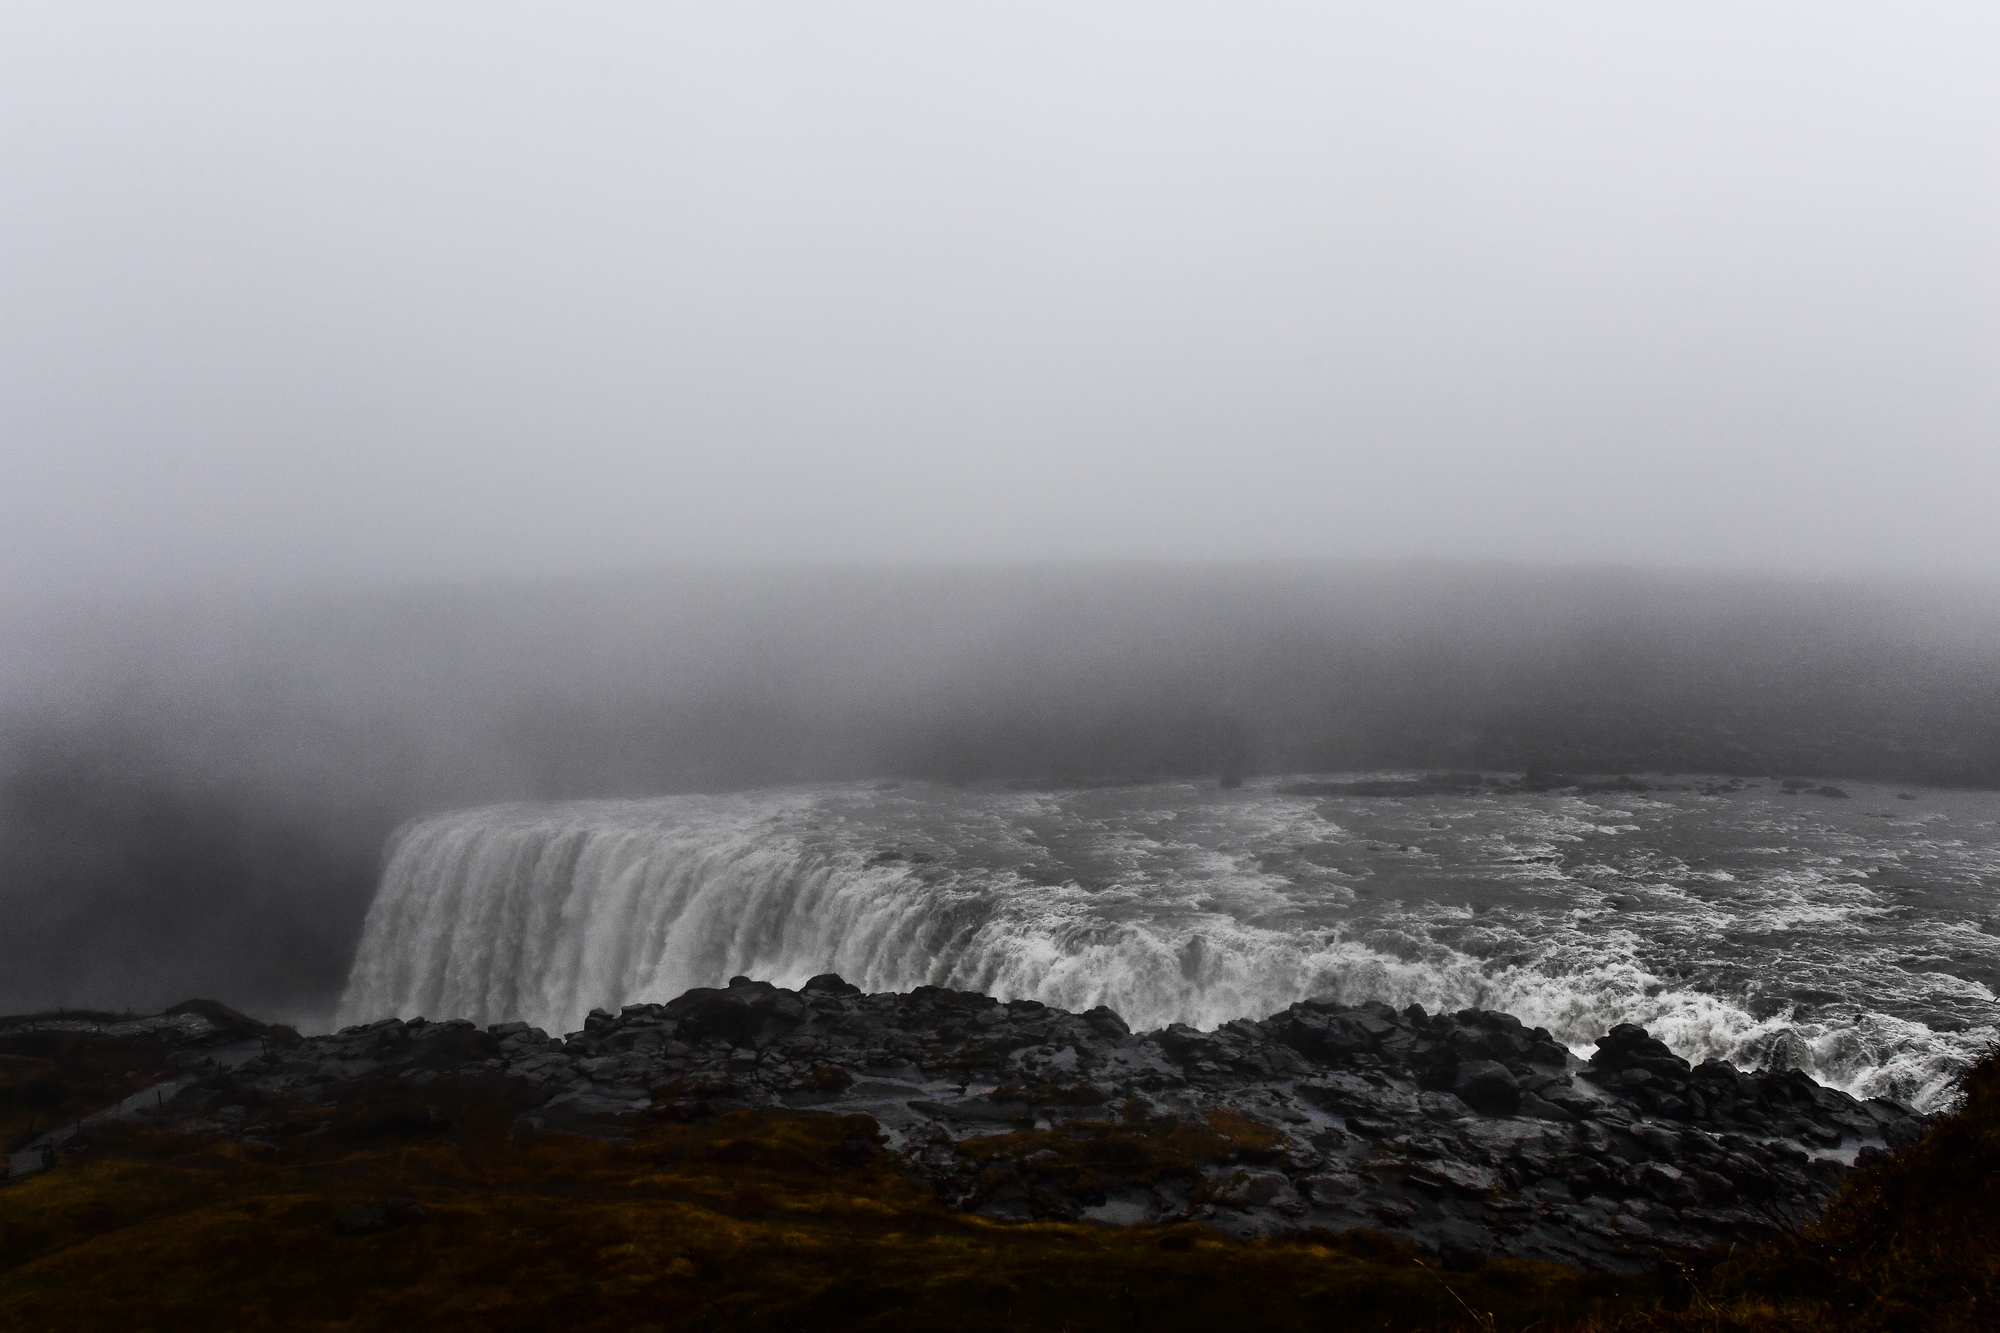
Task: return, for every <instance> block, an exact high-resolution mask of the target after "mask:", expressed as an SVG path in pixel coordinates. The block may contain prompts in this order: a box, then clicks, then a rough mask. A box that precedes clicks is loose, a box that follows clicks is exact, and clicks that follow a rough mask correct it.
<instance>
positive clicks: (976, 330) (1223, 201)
mask: <svg viewBox="0 0 2000 1333" xmlns="http://www.w3.org/2000/svg"><path fill="white" fill-rule="evenodd" d="M1996 68H2000V10H1995V9H1994V8H1993V7H1992V6H1990V5H1985V4H1965V5H1924V4H1917V5H1896V6H1888V5H1881V4H1824V3H1814V4H1756V5H1742V4H1726V5H1725V4H1673V5H1664V4H1618V5H1602V4H1566V5H1551V4H1544V3H1515V4H1508V5H1484V4H1481V5H1471V4H1466V5H1436V4H1367V5H1362V4H1306V5H1280V4H1263V5H1242V4H1221V3H1217V4H1210V5H1187V4H1163V3H1158V2H1157V0H1149V2H1148V3H1143V4H1131V5H1118V4H1089V5H1076V4H1060V5H1058V4H1021V3H1009V4H1005V5H1000V4H991V5H980V6H965V5H936V4H915V3H912V4H905V5H874V4H847V5H819V4H795V5H758V4H750V3H732V4H727V5H675V6H663V5H656V4H646V5H615V4H593V5H588V6H579V5H554V4H549V5H539V6H523V5H515V4H496V3H491V2H490V0H482V3H478V4H440V3H432V4H425V5H420V6H409V5H386V4H357V3H343V4H339V5H333V4H321V5H271V4H261V3H260V4H241V5H233V4H194V3H176V4H171V5H167V4H146V5H131V4H118V5H93V4H84V3H65V4H48V3H28V4H21V3H10V4H6V5H4V6H0V462H4V476H0V595H4V596H6V597H8V598H19V597H23V596H25V597H28V598H30V599H37V598H39V597H42V596H48V595H67V594H69V593H72V592H76V591H93V592H103V591H114V592H122V591H132V590H145V589H151V588H158V587H161V586H189V585H195V586H201V585H214V584H220V585H229V584H237V583H262V584H279V585H290V584H306V583H314V584H318V583H335V584H338V583H351V582H357V581H377V580H382V579H397V578H405V577H421V578H437V577H447V578H457V577H464V576H467V575H482V574H508V573H526V572H541V571H563V570H572V569H588V568H594V567H603V566H617V565H633V564H645V563H650V562H668V561H672V562H678V561H686V560H699V561H709V560H724V561H740V560H751V561H784V560H800V559H803V560H863V561H873V560H950V561H962V560H990V559H1044V558H1057V557H1074V556H1134V557H1168V558H1199V557H1210V556H1314V555H1333V556H1345V555H1357V554H1369V553H1378V554H1389V555H1408V554H1429V555H1440V556H1481V557H1484V556H1498V557H1506V558H1516V559H1538V560H1540V559H1547V560H1574V559H1586V560H1589V559H1620V560H1630V561H1638V562H1668V563H1701V564H1725V565H1737V566H1766V567H1774V568H1781V569H1814V570H1825V571H1829V572H1866V571H1878V572H1891V571H1917V572H1922V571H1935V570H1952V571H1957V572H1963V573H1970V574H1973V575H1975V576H1978V577H1994V576H2000V542H1996V541H1995V540H1994V531H1995V528H1996V526H2000V525H1996V523H1995V521H1994V512H1995V509H1996V507H1997V506H1996V498H2000V376H1996V374H1995V370H1996V361H2000V358H1996V353H2000V321H1997V320H1996V309H2000V306H1996V298H2000V171H1996V166H1997V165H2000V79H1996V78H1995V77H1994V70H1995V69H1996Z"/></svg>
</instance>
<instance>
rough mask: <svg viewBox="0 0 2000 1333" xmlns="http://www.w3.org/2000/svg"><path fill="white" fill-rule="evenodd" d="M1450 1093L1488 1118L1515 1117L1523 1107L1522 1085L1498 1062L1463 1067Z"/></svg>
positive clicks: (1454, 1080)
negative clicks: (1499, 1116)
mask: <svg viewBox="0 0 2000 1333" xmlns="http://www.w3.org/2000/svg"><path fill="white" fill-rule="evenodd" d="M1451 1090H1452V1091H1453V1092H1454V1093H1456V1094H1457V1095H1458V1097H1459V1099H1460V1100H1461V1101H1463V1102H1464V1103H1465V1104H1466V1105H1467V1106H1470V1107H1471V1108H1472V1109H1473V1110H1475V1111H1479V1112H1481V1113H1483V1114H1486V1115H1512V1114H1514V1112H1515V1111H1517V1110H1519V1109H1520V1106H1521V1085H1520V1083H1519V1082H1518V1081H1517V1080H1516V1079H1515V1077H1514V1075H1513V1073H1512V1072H1511V1071H1509V1070H1508V1068H1507V1066H1505V1065H1503V1064H1501V1063H1499V1062H1498V1061H1496V1060H1470V1061H1466V1062H1465V1063H1462V1064H1460V1065H1459V1066H1458V1076H1457V1077H1456V1078H1454V1079H1453V1080H1452V1085H1451Z"/></svg>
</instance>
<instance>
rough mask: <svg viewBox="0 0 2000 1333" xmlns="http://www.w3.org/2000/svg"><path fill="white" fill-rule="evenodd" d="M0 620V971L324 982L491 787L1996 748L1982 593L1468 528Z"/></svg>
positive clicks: (11, 977)
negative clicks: (396, 889) (1550, 556)
mask: <svg viewBox="0 0 2000 1333" xmlns="http://www.w3.org/2000/svg"><path fill="white" fill-rule="evenodd" d="M16 628H17V629H18V630H20V631H21V632H18V633H15V634H12V635H10V636H8V641H9V642H10V643H11V644H13V645H14V647H13V655H12V656H11V658H10V659H9V661H8V665H7V671H8V681H9V689H8V693H7V698H6V707H5V712H4V733H0V743H3V744H4V758H5V763H6V769H5V775H6V776H5V783H4V788H0V800H4V811H3V812H0V814H3V815H4V819H3V820H0V839H3V840H4V841H0V865H4V866H5V868H6V871H5V877H4V879H0V913H4V916H5V919H6V920H7V922H8V926H9V928H8V930H7V931H6V932H5V933H4V940H5V943H4V945H0V950H3V951H4V957H0V1007H4V1008H7V1009H21V1008H24V1007H34V1006H39V1005H43V1004H53V1003H66V1004H73V1005H74V1004H84V1003H92V1004H101V1005H112V1006H118V1005H123V1004H132V1005H146V1004H153V1003H158V1002H163V1001H171V1000H174V999H179V998H185V997H186V996H187V995H189V994H192V993H204V994H210V995H214V996H216V997H218V998H221V999H224V1000H226V1001H229V1002H231V1003H236V1004H239V1005H243V1006H246V1007H249V1008H253V1009H256V1010H258V1011H260V1012H268V1013H297V1014H306V1015H318V1014H322V1013H323V1012H324V1010H325V1008H326V1007H327V1006H328V1005H329V1004H330V1003H331V1000H332V997H333V996H334V995H335V994H336V992H337V991H338V988H339V985H340V983H341V981H342V979H343V978H344V975H345V970H346V967H347V964H348V959H349V957H350V955H351V950H352V947H353V942H354V939H355V936H356V934H357V932H358V929H359V923H360V917H361V913H362V912H363V910H364V909H365V907H366V905H367V902H368V898H369V895H370V893H371V892H372V889H373V885H374V880H375V875H376V872H377V869H378V856H379V852H380V847H381V844H382V841H383V839H384V838H385V837H386V835H387V834H388V833H389V832H390V831H391V830H392V829H393V828H394V827H395V826H396V825H397V824H398V823H400V822H401V821H402V820H404V819H407V818H409V817H412V816H414V815H417V814H420V813H425V812H431V811H437V810H441V809H448V808H454V807H459V806H466V805H472V804H478V803H483V802H491V801H500V800H511V799H535V800H549V799H562V798H572V797H590V796H615V795H646V794H659V793H670V792H682V791H702V790H718V789H726V788H731V787H741V786H755V785H765V784H772V783H788V782H803V781H813V780H819V779H836V778H857V777H905V778H933V779H940V780H954V779H958V780H964V779H973V778H1008V779H1017V780H1023V781H1032V782H1048V783H1070V782H1078V781H1088V780H1093V779H1099V778H1106V777H1132V778H1147V777H1160V776H1168V775H1190V776H1197V777H1200V778H1202V779H1203V780H1212V779H1218V778H1220V777H1221V776H1222V775H1223V774H1225V773H1231V772H1234V773H1289V772H1319V771H1341V770H1352V769H1369V768H1381V767H1414V768H1489V769H1525V768H1552V769H1559V770H1566V771H1570V772H1599V773H1615V772H1621V771H1635V772H1636V771H1658V770H1666V771H1680V772H1688V771H1712V772H1723V773H1737V774H1748V775H1768V774H1784V775H1813V776H1824V777H1829V778H1838V777H1841V776H1848V777H1876V778H1888V779H1896V780H1901V781H1908V782H1913V783H1940V784H1973V785H1986V786H2000V713H1996V711H1995V709H1994V707H1993V702H1992V701H1993V700H1994V699H1995V698H2000V594H1997V593H1996V592H1995V590H1994V589H1991V588H1983V587H1979V586H1974V585H1951V586H1947V585H1938V584H1930V585H1917V584H1889V583H1878V584H1872V585H1868V584H1857V583H1836V582H1810V581H1798V580H1783V579H1774V578H1761V579H1752V578H1701V577H1695V576H1689V575H1684V574H1683V575H1664V574H1658V573H1648V572H1643V571H1634V570H1621V569H1613V568H1536V567H1519V566H1506V565H1466V564H1442V563H1433V564H1414V565H1413V564H1361V565H1357V564H1345V565H1341V564H1324V563H1294V564H1235V565H1191V566H1158V565H1119V564H1077V565H1044V566H1032V567H1012V568H956V569H943V568H935V569H918V568H903V569H883V568H874V569H869V568H858V567H856V568H820V569H797V568H794V569H767V570H761V571H741V570H739V571H718V570H703V571H681V572H677V573H643V574H642V573H635V574H630V575H625V576H618V577H605V578H599V579H582V580H551V581H541V582H517V583H490V584H480V585H458V586H435V587H427V588H426V587H411V588H403V589H388V590H381V591H377V592H372V593H356V594H339V595H330V594H329V595H313V596H301V595H294V596H288V597H271V598H266V599H262V600H235V601H230V600H209V601H206V602H202V603H196V602H194V601H191V600H186V599H184V600H182V601H180V602H178V603H173V604H166V603H126V604H123V605H120V606H117V607H112V608H104V607H100V608H97V609H94V610H93V609H78V610H73V611H71V612H69V613H65V614H64V615H63V616H61V617H47V616H45V617H41V618H38V619H37V620H36V621H35V622H34V623H33V624H32V625H17V627H16Z"/></svg>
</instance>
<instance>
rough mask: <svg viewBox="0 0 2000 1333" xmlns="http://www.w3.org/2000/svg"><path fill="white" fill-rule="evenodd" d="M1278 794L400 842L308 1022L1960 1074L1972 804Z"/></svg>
mask: <svg viewBox="0 0 2000 1333" xmlns="http://www.w3.org/2000/svg"><path fill="white" fill-rule="evenodd" d="M1290 781H1294V780H1289V779H1261V780H1253V781H1251V782H1250V783H1248V784H1246V785H1245V786H1243V787H1242V788H1240V789H1238V790H1234V791H1224V790H1220V789H1218V788H1217V787H1215V786H1214V785H1213V784H1212V783H1207V784H1195V783H1159V784H1152V785H1146V786H1131V787H1117V788H1096V789H1085V790H1061V791H1044V790H1036V791H1019V790H1012V789H1009V788H1006V787H1003V786H998V785H977V784H976V785H972V786H968V787H956V786H947V785H941V784H939V785H933V784H927V783H915V782H912V783H904V784H901V785H895V784H847V785H833V786H816V787H798V788H785V789H775V790H766V791H757V792H746V793H739V794H732V795H724V796H683V797H671V798H662V799H657V800H643V801H585V802H573V803H566V804H560V805H513V806H496V807H490V808H486V809H478V810H467V811H461V812H456V813H452V814H446V815H439V816H435V817H432V818H427V819H422V820H419V821H417V822H415V823H413V824H411V825H409V826H407V827H406V828H404V829H403V830H402V831H401V832H400V833H399V834H398V835H397V837H396V839H395V841H394V843H393V844H392V847H391V849H390V858H389V864H388V867H387V869H386V871H385V873H384V876H383V882H382V886H381V889H380V891H379V892H378V894H377V897H376V901H375V903H374V906H373V907H372V909H371V910H370V913H369V916H368V921H367V926H366V929H365V931H364V935H363V939H362V943H361V948H360V951H359V954H358V956H357V958H356V962H355V966H354V971H353V975H352V978H351V980H350V982H349V985H348V989H347V993H346V995H345V997H344V999H343V1001H342V1006H341V1021H342V1022H356V1021H361V1020H364V1019H372V1018H377V1017H381V1016H383V1015H386V1014H390V1013H398V1014H402V1015H404V1016H411V1015H415V1014H419V1013H421V1014H426V1015H428V1016H430V1017H433V1018H441V1017H451V1016H463V1017H469V1018H475V1019H478V1020H480V1021H483V1022H493V1021H499V1020H502V1019H513V1018H522V1019H526V1020H528V1021H530V1022H532V1023H535V1024H537V1025H539V1026H542V1027H546V1028H548V1029H550V1030H553V1031H563V1030H571V1029H574V1028H576V1027H578V1026H580V1025H581V1023H582V1020H583V1017H584V1015H585V1014H586V1013H587V1012H588V1011H589V1010H590V1009H592V1008H593V1007H598V1006H602V1007H605V1008H612V1009H615V1008H617V1007H618V1006H619V1005H621V1004H631V1003H636V1002H640V1001H646V1000H664V999H669V998H672V997H673V996H675V995H678V994H679V993H680V992H681V991H683V990H685V989H687V988H688V987H690V986H701V985H714V984H718V983H721V982H723V981H726V980H727V979H728V978H729V977H730V976H733V975H736V974H739V973H741V974H747V975H750V976H753V977H757V978H760V979H768V980H771V981H775V982H778V983H779V984H781V985H796V984H797V983H799V982H801V981H804V980H805V979H806V978H807V977H810V976H812V975H814V974H815V973H820V972H828V971H832V972H838V973H840V974H841V975H843V976H845V977H846V978H847V979H848V980H850V981H853V982H855V983H857V984H858V985H860V986H862V987H864V988H866V989H869V990H905V989H908V988H910V987H913V986H918V985H923V984H926V983H930V984H938V985H946V986H953V987H957V988H960V989H969V990H981V991H986V992H988V993H990V994H993V995H997V996H1000V997H1003V998H1017V997H1031V998H1034V999H1039V1000H1043V1001H1046V1002H1047V1003H1050V1004H1058V1005H1062V1006H1064V1007H1066V1008H1071V1009H1078V1008H1088V1007H1090V1006H1092V1005H1096V1004H1108V1005H1110V1006H1111V1007H1112V1008H1114V1009H1116V1010H1117V1011H1119V1012H1120V1013H1121V1014H1123V1015H1124V1016H1125V1018H1126V1019H1127V1020H1128V1021H1129V1022H1130V1023H1131V1024H1132V1025H1133V1026H1134V1027H1135V1028H1142V1027H1153V1026H1158V1025H1161V1024H1165V1023H1170V1022H1176V1021H1178V1022H1186V1023H1192V1024H1195V1025H1197V1026H1202V1027H1209V1026H1213V1025H1215V1024H1217V1023H1220V1022H1223V1021H1225V1020H1228V1019H1231V1018H1238V1017H1261V1016H1263V1015H1265V1014H1268V1013H1270V1012H1272V1011H1274V1010H1277V1009H1282V1008H1284V1007H1285V1006H1286V1005H1288V1004H1290V1003H1292V1002H1293V1001H1295V1000H1299V999H1304V998H1306V997H1309V996H1327V997H1332V998H1336V999H1340V1000H1344V1001H1348V1002H1357V1001H1361V1000H1367V999H1381V1000H1387V1001H1389V1002H1391V1003H1392V1004H1395V1005H1397V1006H1402V1005H1405V1004H1409V1003H1411V1002H1416V1003H1420V1004H1422V1005H1424V1006H1425V1007H1426V1008H1429V1009H1433V1010H1436V1009H1458V1008H1463V1007H1465V1006H1468V1005H1477V1006H1479V1007H1482V1008H1493V1009H1505V1010H1508V1011H1510V1012H1512V1013H1515V1014H1517V1015H1519V1016H1520V1017H1521V1018H1522V1019H1523V1020H1525V1021H1527V1022H1529V1023H1530V1024H1538V1025H1542V1026H1546V1027H1548V1028H1550V1029H1551V1030H1552V1031H1554V1032H1555V1033H1556V1034H1557V1035H1558V1036H1559V1037H1561V1038H1562V1039H1564V1040H1566V1041H1568V1042H1571V1043H1572V1044H1574V1045H1576V1046H1577V1047H1578V1048H1579V1050H1585V1051H1587V1050H1588V1048H1589V1044H1590V1042H1591V1041H1592V1040H1593V1039H1595V1038H1596V1037H1597V1036H1598V1035H1600V1034H1601V1033H1603V1032H1604V1031H1605V1029H1606V1028H1608V1027H1609V1026H1611V1025H1612V1024H1614V1023H1617V1022H1621V1021H1631V1022H1637V1023H1641V1024H1643V1025H1645V1026H1646V1027H1647V1028H1648V1029H1649V1030H1651V1031H1652V1032H1653V1033H1654V1035H1656V1036H1658V1037H1661V1038H1662V1039H1664V1040H1665V1041H1666V1042H1667V1043H1668V1044H1669V1045H1671V1046H1673V1047H1674V1048H1675V1049H1676V1050H1677V1051H1679V1052H1680V1053H1681V1054H1682V1055H1685V1056H1687V1057H1689V1058H1690V1059H1694V1060H1700V1059H1702V1058H1704V1057H1706V1056H1711V1055H1713V1056H1719V1057H1722V1058H1726V1059H1729V1060H1733V1061H1735V1062H1737V1063H1739V1064H1744V1065H1751V1066H1763V1065H1770V1064H1793V1065H1797V1066H1798V1067H1800V1068H1803V1069H1805V1070H1807V1071H1808V1072H1810V1073H1812V1074H1813V1075H1814V1076H1816V1077H1818V1078H1820V1079H1821V1080H1823V1081H1825V1082H1829V1083H1833V1084H1835V1085H1837V1086H1840V1087H1843V1088H1846V1089H1848V1090H1849V1091H1852V1092H1855V1093H1856V1094H1858V1095H1884V1094H1886V1095H1892V1096H1898V1097H1902V1098H1905V1099H1908V1100H1911V1101H1914V1102H1916V1103H1917V1104H1919V1105H1926V1106H1928V1105H1937V1104H1940V1103H1941V1102H1942V1101H1943V1100H1944V1099H1946V1098H1947V1097H1948V1096H1949V1090H1950V1082H1951V1078H1952V1076H1953V1074H1954V1073H1955V1072H1956V1071H1957V1070H1959V1069H1961V1068H1962V1067H1963V1066H1964V1064H1965V1063H1966V1061H1967V1060H1968V1059H1969V1058H1970V1057H1971V1056H1972V1055H1974V1054H1976V1053H1977V1052H1978V1051H1979V1050H1981V1049H1983V1048H1984V1047H1985V1046H1986V1045H1988V1044H1990V1043H1991V1042H1992V1041H1993V1040H1994V1039H1995V1036H1996V1023H2000V1005H1996V1002H1995V997H1994V987H1995V986H1996V985H2000V935H1996V934H1995V933H1994V932H1995V931H2000V796H1996V795H1995V794H1993V793H1987V792H1955V791H1938V790H1932V789H1922V788H1900V789H1899V788H1888V787H1878V786H1870V785H1866V784H1854V783H1842V784H1841V785H1842V787H1843V788H1844V789H1845V790H1846V791H1847V792H1848V793H1850V798H1849V799H1844V800H1843V799H1834V798H1831V797H1825V796H1817V795H1789V794H1785V793H1783V792H1781V791H1780V790H1779V789H1778V788H1777V787H1776V786H1775V784H1771V783H1763V784H1759V785H1753V786H1750V787H1747V788H1746V789H1744V790H1741V791H1735V792H1721V793H1717V794H1704V792H1703V791H1702V790H1700V788H1701V787H1702V786H1703V785H1705V784H1703V783H1701V782H1700V781H1698V780H1694V779H1687V778H1679V779H1670V780H1666V781H1670V782H1674V783H1680V784H1686V785H1687V788H1688V789H1686V790H1659V791H1652V792H1646V793H1643V794H1641V793H1623V792H1619V793H1597V794H1591V795H1561V794H1547V795H1518V794H1508V795H1500V794H1493V795H1476V796H1422V797H1397V798H1383V797H1358V796H1337V797H1315V796H1296V795H1285V794H1283V793H1281V792H1280V790H1279V788H1280V787H1282V786H1285V785H1287V783H1288V782H1290ZM1656 781H1657V780H1656ZM1901 792H1907V793H1908V794H1909V795H1911V796H1914V797H1915V799H1914V800H1908V799H1900V798H1899V793H1901Z"/></svg>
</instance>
